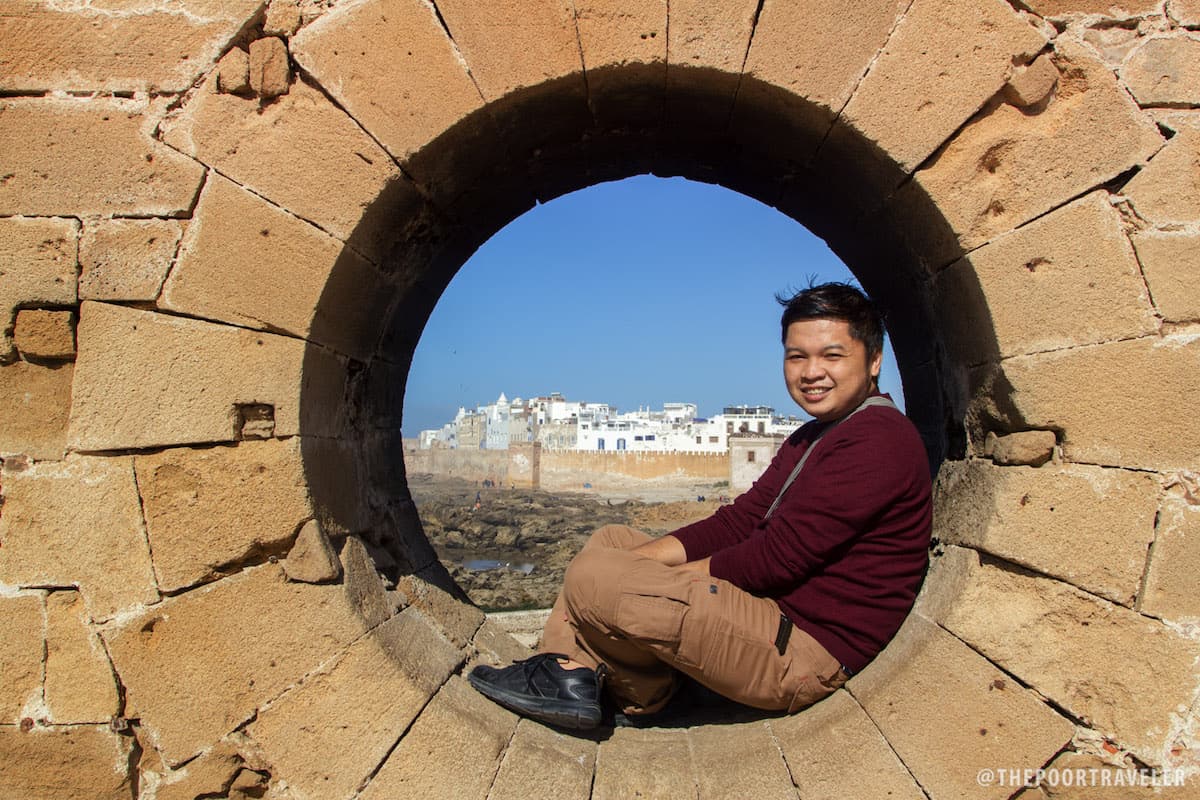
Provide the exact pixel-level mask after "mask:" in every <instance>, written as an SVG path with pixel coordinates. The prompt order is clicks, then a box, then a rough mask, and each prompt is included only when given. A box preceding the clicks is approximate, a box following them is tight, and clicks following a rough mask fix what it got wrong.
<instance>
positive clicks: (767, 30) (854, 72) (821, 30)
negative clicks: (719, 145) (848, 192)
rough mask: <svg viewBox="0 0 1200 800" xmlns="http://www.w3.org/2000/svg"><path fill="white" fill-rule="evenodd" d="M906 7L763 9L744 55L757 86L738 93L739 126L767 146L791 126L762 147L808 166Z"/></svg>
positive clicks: (876, 0)
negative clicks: (774, 133) (783, 123)
mask: <svg viewBox="0 0 1200 800" xmlns="http://www.w3.org/2000/svg"><path fill="white" fill-rule="evenodd" d="M908 5H909V4H908V3H904V2H897V1H896V0H870V2H861V3H852V4H849V5H843V6H841V7H837V8H835V7H833V6H829V5H827V4H823V3H817V2H807V1H806V2H790V3H767V4H765V5H763V6H762V11H761V13H760V15H759V19H758V24H757V25H756V26H755V27H754V31H753V40H752V41H751V44H750V50H749V53H748V54H747V56H746V65H745V74H746V77H747V78H753V80H744V81H742V85H741V87H740V88H739V89H738V102H737V107H736V108H735V111H734V117H733V125H734V126H735V127H736V128H737V129H738V130H739V132H741V133H743V134H744V135H747V136H750V137H753V138H754V139H758V140H763V139H764V137H767V136H770V135H771V132H772V131H774V130H778V128H779V127H780V121H781V120H792V122H790V123H788V124H787V125H786V126H785V127H786V128H787V129H788V130H787V131H786V132H781V133H780V134H779V135H778V136H779V138H778V139H777V140H766V141H762V142H761V145H762V146H764V147H766V148H768V149H769V151H771V152H789V151H791V152H793V153H794V154H795V155H794V156H793V157H794V159H795V160H796V161H798V162H803V161H806V160H808V158H809V157H811V156H812V154H813V153H814V152H815V151H816V149H817V147H818V146H819V145H820V143H821V140H822V138H823V137H824V136H825V134H826V132H827V131H828V130H829V124H830V122H832V121H833V119H834V116H835V115H836V114H837V113H839V112H840V111H841V110H842V108H843V107H844V106H845V105H846V101H847V100H849V99H850V95H851V94H852V93H853V91H854V87H855V86H857V85H858V82H859V81H860V80H861V79H862V76H863V74H864V73H865V72H866V71H867V67H868V66H869V65H870V63H871V61H872V59H874V58H875V55H876V54H877V53H878V52H879V49H880V48H881V47H883V45H884V43H885V42H887V40H888V36H889V35H890V34H891V32H892V30H893V28H895V27H896V23H897V22H898V21H899V19H900V17H901V15H903V13H904V11H905V9H907V8H908ZM850 31H853V35H850V34H849V32H850ZM780 90H783V91H784V92H786V93H787V95H791V97H788V96H787V95H782V94H781V93H780Z"/></svg>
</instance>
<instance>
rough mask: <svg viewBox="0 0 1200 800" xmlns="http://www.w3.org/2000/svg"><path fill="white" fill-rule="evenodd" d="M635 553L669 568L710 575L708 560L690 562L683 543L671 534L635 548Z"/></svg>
mask: <svg viewBox="0 0 1200 800" xmlns="http://www.w3.org/2000/svg"><path fill="white" fill-rule="evenodd" d="M633 552H635V553H637V554H639V555H643V556H646V557H647V558H652V559H654V560H655V561H657V562H659V563H660V564H666V565H667V566H668V567H679V568H680V569H685V570H688V571H689V572H701V573H703V574H705V575H707V574H708V559H707V558H702V559H700V560H699V561H688V560H687V551H686V550H684V549H683V542H681V541H679V540H678V539H676V538H675V537H674V536H671V535H670V534H668V535H666V536H663V537H662V538H659V539H655V540H654V541H652V542H646V543H645V544H643V545H638V546H637V547H635V548H633Z"/></svg>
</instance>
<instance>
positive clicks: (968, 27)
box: [839, 0, 1046, 172]
mask: <svg viewBox="0 0 1200 800" xmlns="http://www.w3.org/2000/svg"><path fill="white" fill-rule="evenodd" d="M1045 44H1046V38H1045V36H1044V35H1043V34H1042V33H1041V32H1040V31H1039V30H1038V29H1037V28H1035V27H1033V26H1032V25H1030V24H1029V22H1027V21H1026V20H1024V19H1022V18H1021V17H1020V16H1019V15H1018V14H1016V13H1015V12H1014V11H1013V9H1012V7H1011V6H1009V5H1008V4H1007V3H1002V2H995V1H993V0H989V1H988V2H984V3H977V4H975V5H973V6H971V7H970V8H968V7H967V6H959V5H956V4H950V5H947V4H944V3H938V2H922V0H918V1H917V2H915V3H913V4H912V6H911V7H910V8H909V9H908V11H907V13H906V14H905V15H904V18H903V19H902V20H901V21H900V23H899V24H898V25H897V26H896V29H895V32H894V33H892V35H891V36H890V37H889V38H888V40H887V44H886V45H885V46H884V49H883V52H882V53H880V55H879V57H878V59H877V60H876V61H875V62H874V64H872V66H871V71H870V72H869V73H867V75H866V77H865V78H863V80H862V83H861V84H859V86H858V88H857V89H856V90H855V92H854V96H853V97H851V98H850V101H849V102H848V103H847V104H846V108H845V111H844V112H843V113H842V116H841V119H840V120H839V125H846V126H849V127H851V128H853V129H854V130H856V131H859V132H860V133H862V134H863V135H864V136H866V137H867V138H868V139H869V140H871V141H872V142H874V143H875V144H876V145H878V146H879V148H880V149H882V150H883V151H884V152H886V153H887V154H888V155H889V156H891V158H892V159H894V160H895V161H896V162H897V163H898V164H899V165H900V167H901V169H902V170H903V171H904V172H912V170H914V169H916V167H917V166H918V165H919V164H920V163H921V162H922V161H924V160H925V159H926V158H927V157H928V156H929V154H930V153H932V152H933V151H934V150H936V149H937V148H938V146H939V145H941V143H942V142H944V141H945V140H946V139H947V138H948V137H949V136H950V135H951V134H953V133H954V131H956V130H957V129H958V128H959V127H960V126H961V125H962V124H963V122H965V121H966V120H967V119H968V118H969V117H970V116H971V115H972V114H974V113H975V112H976V111H977V110H978V109H979V108H980V106H982V105H983V104H984V101H986V100H987V99H988V98H989V97H991V96H992V95H994V94H995V93H996V92H997V91H999V90H1000V88H1001V87H1002V86H1004V84H1005V83H1006V82H1007V81H1008V79H1009V77H1010V75H1011V73H1012V65H1013V64H1015V63H1024V62H1027V61H1029V60H1031V59H1032V58H1033V56H1034V55H1035V54H1036V53H1037V52H1038V51H1039V50H1041V49H1042V47H1043V46H1045Z"/></svg>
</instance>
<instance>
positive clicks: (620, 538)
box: [584, 525, 650, 550]
mask: <svg viewBox="0 0 1200 800" xmlns="http://www.w3.org/2000/svg"><path fill="white" fill-rule="evenodd" d="M648 541H650V536H648V535H647V534H644V533H642V532H641V531H639V530H637V529H636V528H631V527H629V526H628V525H603V526H601V527H599V528H597V529H596V530H594V531H592V535H591V536H590V537H588V540H587V543H586V544H585V545H584V548H585V549H590V548H594V547H614V548H616V549H618V550H632V549H633V548H635V547H637V546H638V545H640V544H642V543H644V542H648Z"/></svg>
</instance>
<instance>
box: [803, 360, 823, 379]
mask: <svg viewBox="0 0 1200 800" xmlns="http://www.w3.org/2000/svg"><path fill="white" fill-rule="evenodd" d="M824 376H825V367H824V365H823V364H821V362H819V361H818V360H817V359H815V358H810V359H808V360H807V361H805V362H804V368H803V369H802V370H801V371H800V377H802V378H804V379H805V380H816V379H818V378H822V377H824Z"/></svg>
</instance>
